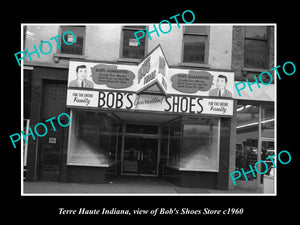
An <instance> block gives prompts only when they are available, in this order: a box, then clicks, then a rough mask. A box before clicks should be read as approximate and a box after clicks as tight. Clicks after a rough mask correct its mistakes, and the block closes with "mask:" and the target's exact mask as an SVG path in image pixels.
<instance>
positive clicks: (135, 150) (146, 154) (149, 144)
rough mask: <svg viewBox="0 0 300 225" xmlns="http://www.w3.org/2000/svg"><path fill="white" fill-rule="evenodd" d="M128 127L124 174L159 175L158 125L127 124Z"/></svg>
mask: <svg viewBox="0 0 300 225" xmlns="http://www.w3.org/2000/svg"><path fill="white" fill-rule="evenodd" d="M127 128H128V129H126V133H125V135H124V144H123V160H122V174H123V175H136V176H139V175H140V176H157V169H158V160H157V159H158V148H159V145H158V144H159V139H158V127H157V126H156V127H155V126H147V125H145V126H143V125H127ZM138 132H141V133H138ZM153 132H154V133H156V134H153Z"/></svg>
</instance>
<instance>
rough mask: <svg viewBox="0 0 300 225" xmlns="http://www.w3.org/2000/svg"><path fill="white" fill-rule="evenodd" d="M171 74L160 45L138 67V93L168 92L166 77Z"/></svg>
mask: <svg viewBox="0 0 300 225" xmlns="http://www.w3.org/2000/svg"><path fill="white" fill-rule="evenodd" d="M168 73H169V66H168V63H167V61H166V58H165V56H164V53H163V51H162V49H161V47H160V45H158V46H157V47H156V48H154V49H153V50H152V52H150V53H149V54H148V56H146V57H145V59H144V60H142V61H141V62H140V63H139V65H138V85H137V90H136V91H137V93H140V92H142V91H144V92H145V90H147V91H148V92H149V91H150V92H152V93H153V92H162V93H163V94H166V93H167V91H168V87H167V82H166V80H165V79H166V75H167V74H168Z"/></svg>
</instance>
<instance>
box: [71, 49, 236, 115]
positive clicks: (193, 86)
mask: <svg viewBox="0 0 300 225" xmlns="http://www.w3.org/2000/svg"><path fill="white" fill-rule="evenodd" d="M233 89H234V73H233V72H228V71H224V72H223V71H206V70H205V71H204V70H196V69H195V70H194V69H193V70H189V69H180V68H170V67H169V65H168V62H167V60H166V57H165V55H164V53H163V50H162V49H161V47H160V45H158V46H157V47H156V48H155V49H154V50H153V51H151V52H150V53H149V54H148V55H147V56H146V57H145V58H144V59H143V60H141V62H140V63H139V64H138V65H123V64H108V63H93V62H82V61H81V62H79V61H70V63H69V77H68V92H67V103H66V104H67V107H70V108H74V107H76V108H77V107H79V108H80V107H94V108H102V109H115V110H137V111H139V110H140V111H156V112H166V113H189V114H195V113H201V114H212V115H224V116H232V113H233V99H232V93H233Z"/></svg>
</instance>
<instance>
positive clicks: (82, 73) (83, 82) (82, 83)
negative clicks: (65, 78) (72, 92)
mask: <svg viewBox="0 0 300 225" xmlns="http://www.w3.org/2000/svg"><path fill="white" fill-rule="evenodd" d="M76 75H77V79H75V80H72V81H71V82H70V84H69V87H82V88H93V87H94V84H93V82H91V81H89V80H87V79H86V78H87V68H86V66H85V65H80V66H77V67H76Z"/></svg>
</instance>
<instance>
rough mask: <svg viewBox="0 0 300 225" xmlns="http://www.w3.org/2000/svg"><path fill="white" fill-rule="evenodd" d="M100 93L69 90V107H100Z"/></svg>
mask: <svg viewBox="0 0 300 225" xmlns="http://www.w3.org/2000/svg"><path fill="white" fill-rule="evenodd" d="M98 100H99V92H98V91H88V90H80V89H68V92H67V106H83V107H98Z"/></svg>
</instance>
